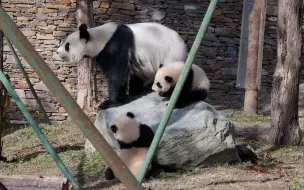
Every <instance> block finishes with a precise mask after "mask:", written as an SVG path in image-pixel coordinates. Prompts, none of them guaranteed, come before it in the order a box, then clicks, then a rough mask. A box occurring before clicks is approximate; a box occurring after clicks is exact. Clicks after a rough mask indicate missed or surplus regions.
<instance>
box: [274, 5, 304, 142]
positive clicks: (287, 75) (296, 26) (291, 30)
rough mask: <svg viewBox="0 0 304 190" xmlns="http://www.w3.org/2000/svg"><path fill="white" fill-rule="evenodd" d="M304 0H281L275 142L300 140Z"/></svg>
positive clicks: (275, 94)
mask: <svg viewBox="0 0 304 190" xmlns="http://www.w3.org/2000/svg"><path fill="white" fill-rule="evenodd" d="M302 11H303V0H292V1H286V0H279V2H278V48H277V51H278V52H277V66H276V70H275V73H274V75H273V83H272V92H271V132H270V138H271V141H272V142H273V143H274V144H276V145H286V144H293V145H294V144H298V143H300V142H301V140H302V132H301V129H300V127H299V116H298V115H299V113H298V103H299V75H300V69H301V56H302V33H301V24H302V14H303V13H302Z"/></svg>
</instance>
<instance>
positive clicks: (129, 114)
mask: <svg viewBox="0 0 304 190" xmlns="http://www.w3.org/2000/svg"><path fill="white" fill-rule="evenodd" d="M127 116H128V117H129V118H132V119H133V118H134V117H135V116H134V114H133V113H132V112H128V113H127Z"/></svg>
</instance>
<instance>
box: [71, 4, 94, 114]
mask: <svg viewBox="0 0 304 190" xmlns="http://www.w3.org/2000/svg"><path fill="white" fill-rule="evenodd" d="M76 3H77V16H76V17H77V27H79V26H80V25H81V24H86V25H87V26H88V28H91V27H93V1H92V0H77V1H76ZM96 91H97V89H96V70H95V67H94V65H93V60H92V59H91V58H88V57H86V58H83V59H82V60H81V61H80V63H79V65H78V94H77V103H78V104H79V106H80V107H81V108H82V109H83V111H85V112H86V113H87V114H90V113H92V112H94V111H95V106H96V105H97V101H98V100H97V94H96Z"/></svg>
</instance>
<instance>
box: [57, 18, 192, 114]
mask: <svg viewBox="0 0 304 190" xmlns="http://www.w3.org/2000/svg"><path fill="white" fill-rule="evenodd" d="M78 29H79V30H78V31H76V32H74V33H72V34H70V35H69V36H68V37H67V38H66V40H65V41H64V42H63V43H62V44H61V45H60V46H59V48H58V49H57V54H58V55H59V56H60V57H61V58H62V59H67V60H68V61H69V62H70V63H72V64H73V63H74V64H76V63H79V61H80V60H81V59H82V58H83V57H86V56H87V57H92V58H95V59H96V61H97V64H98V65H99V66H100V67H101V69H102V71H103V73H104V74H105V76H106V79H107V83H108V91H109V99H108V100H107V101H105V102H104V103H103V104H102V105H101V107H100V108H101V109H107V108H109V107H114V106H118V105H121V104H123V103H124V102H125V101H126V90H127V89H128V86H127V85H128V82H130V85H129V95H132V96H135V95H139V94H140V93H141V92H142V89H143V86H148V85H151V86H152V83H153V80H154V77H155V74H156V71H157V69H158V67H159V65H160V64H167V63H171V62H174V61H185V59H186V54H187V47H186V44H185V42H184V41H183V39H182V38H181V37H180V36H179V35H178V33H177V32H175V31H174V30H172V29H170V28H168V27H166V26H163V25H161V24H158V23H136V24H117V23H114V22H109V23H106V24H103V25H101V26H98V27H94V28H89V29H88V28H87V25H86V24H81V25H80V26H79V28H78ZM129 80H130V81H129ZM151 86H150V87H149V89H151Z"/></svg>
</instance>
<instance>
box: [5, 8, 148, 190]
mask: <svg viewBox="0 0 304 190" xmlns="http://www.w3.org/2000/svg"><path fill="white" fill-rule="evenodd" d="M0 30H2V32H3V33H4V35H5V36H6V37H7V38H8V39H9V41H10V42H11V43H12V44H13V45H14V46H15V47H16V48H17V49H18V51H19V52H20V54H21V55H22V56H23V57H24V58H25V59H26V61H27V62H28V64H30V65H31V66H32V68H33V69H34V70H35V72H36V73H37V74H38V75H39V77H40V78H41V80H42V81H43V82H44V84H45V85H46V86H47V87H48V89H49V90H50V91H51V92H52V94H53V95H54V96H55V97H56V98H57V100H58V102H59V103H60V104H61V105H62V106H63V107H64V109H65V110H66V111H67V112H68V113H69V115H70V117H71V118H72V121H74V122H75V124H76V125H78V126H79V128H80V129H81V131H82V132H83V133H84V135H85V136H86V137H87V138H88V140H89V141H90V142H91V143H92V145H93V146H94V147H95V148H96V150H97V151H98V152H99V153H100V155H101V156H102V157H103V158H104V160H105V162H106V163H107V165H108V166H109V167H110V168H111V169H112V170H113V172H114V173H115V175H116V176H117V178H119V179H120V181H121V182H122V183H123V184H124V185H125V186H126V187H127V188H128V189H132V190H137V189H140V190H143V189H144V188H143V186H142V185H141V184H140V183H139V182H138V181H137V180H136V178H135V177H134V175H133V174H132V173H131V172H130V170H129V169H128V167H126V165H125V164H124V163H123V162H122V161H121V159H120V158H119V156H118V155H117V154H116V152H115V151H114V150H113V149H112V147H111V146H110V145H109V144H108V142H107V141H106V140H105V138H104V137H103V136H102V135H101V134H100V132H99V131H98V130H97V129H96V128H95V126H94V125H93V123H92V122H91V120H90V119H89V118H88V117H87V116H86V114H85V113H84V112H83V111H82V109H81V108H80V107H79V105H78V104H77V102H76V101H75V100H74V98H73V97H72V96H71V94H70V93H69V92H68V91H67V90H66V89H65V87H64V86H63V85H62V84H61V82H60V81H59V80H58V78H57V77H56V75H55V74H54V73H53V71H52V70H51V69H50V68H49V67H48V66H47V64H46V63H45V62H44V60H43V59H42V58H41V57H40V56H39V54H38V53H37V52H36V51H35V49H34V48H33V46H32V45H31V44H30V42H29V41H28V40H27V39H26V37H25V36H24V35H23V33H22V32H21V31H20V30H19V28H18V27H17V26H16V24H15V23H14V22H13V21H12V19H11V18H10V16H9V15H8V14H7V13H6V12H5V11H4V10H3V8H2V7H1V6H0Z"/></svg>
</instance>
